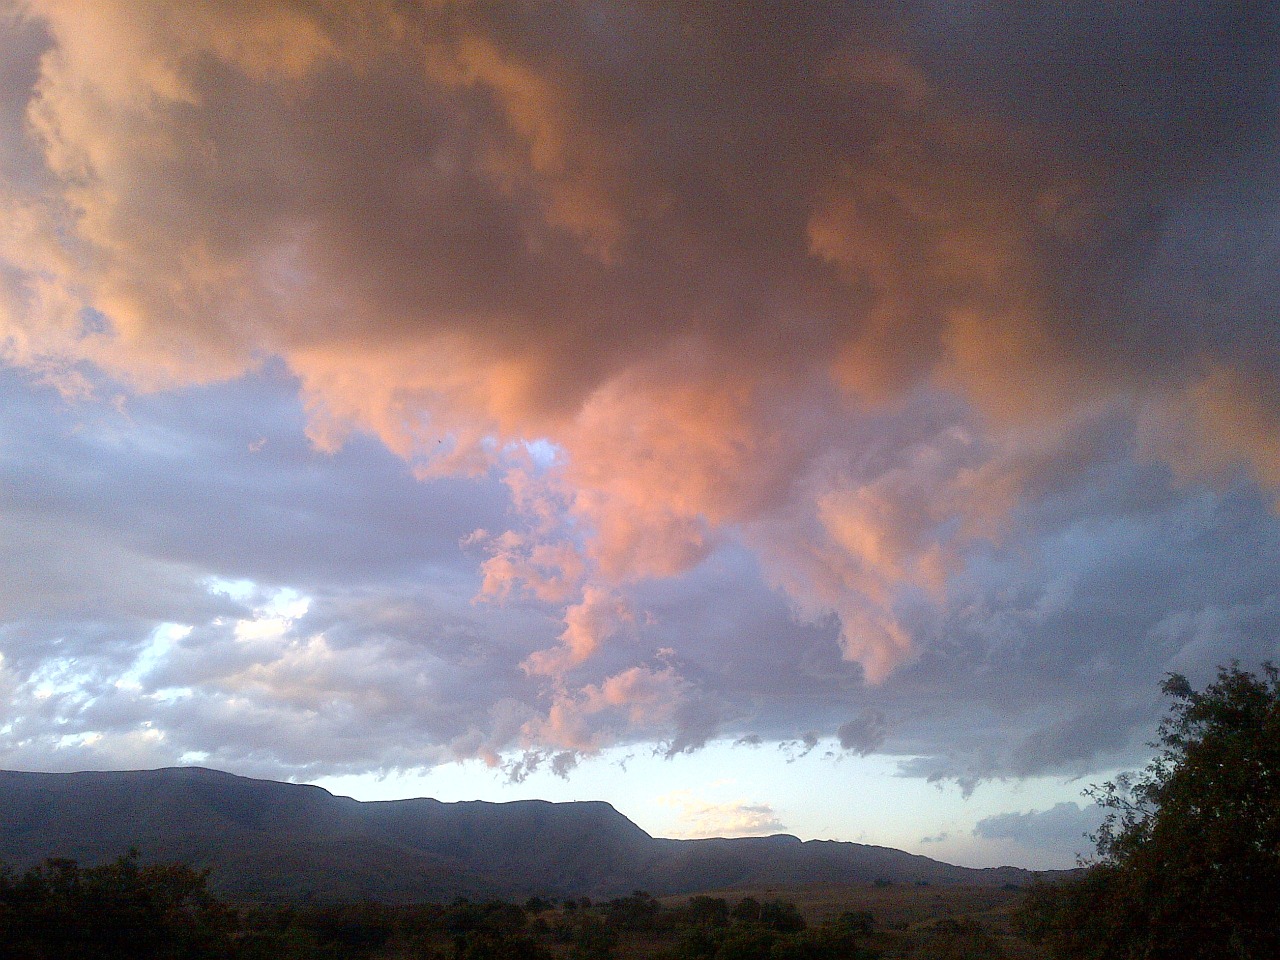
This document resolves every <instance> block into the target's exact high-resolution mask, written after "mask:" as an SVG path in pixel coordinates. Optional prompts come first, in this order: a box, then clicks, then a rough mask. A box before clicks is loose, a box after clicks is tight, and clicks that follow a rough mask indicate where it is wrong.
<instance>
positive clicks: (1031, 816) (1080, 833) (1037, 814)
mask: <svg viewBox="0 0 1280 960" xmlns="http://www.w3.org/2000/svg"><path fill="white" fill-rule="evenodd" d="M1103 816H1104V812H1103V810H1102V808H1101V807H1098V806H1097V805H1096V804H1086V805H1085V806H1083V807H1082V806H1081V805H1080V804H1078V803H1059V804H1055V805H1054V806H1052V807H1050V808H1049V809H1048V810H1029V811H1027V812H1025V813H1000V814H996V815H995V816H991V817H986V818H984V819H982V820H979V821H978V823H977V824H976V825H975V826H974V828H973V835H974V836H975V837H981V838H983V839H986V840H1012V841H1014V842H1015V843H1019V844H1022V845H1023V846H1026V847H1028V848H1031V849H1038V850H1056V851H1059V852H1061V853H1062V854H1064V855H1075V856H1084V855H1087V854H1088V853H1090V852H1091V851H1092V849H1093V844H1092V842H1091V841H1090V840H1089V839H1088V838H1089V836H1091V835H1092V834H1093V833H1094V831H1096V830H1097V829H1098V827H1099V826H1101V824H1102V820H1103Z"/></svg>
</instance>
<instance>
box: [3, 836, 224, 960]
mask: <svg viewBox="0 0 1280 960" xmlns="http://www.w3.org/2000/svg"><path fill="white" fill-rule="evenodd" d="M205 880H206V878H205V875H204V874H202V873H197V872H196V871H194V870H192V869H191V868H189V867H185V866H181V865H173V864H166V865H158V866H145V867H144V866H140V865H139V864H138V857H137V854H136V853H133V852H131V853H130V854H128V855H126V856H124V857H121V858H120V859H119V860H117V861H116V862H115V863H112V864H108V865H106V866H100V867H90V868H87V869H81V868H80V867H79V866H78V865H77V864H76V863H75V862H74V861H71V860H50V861H48V863H47V864H46V865H44V866H42V867H36V868H33V869H31V870H28V871H27V872H26V873H24V874H22V875H21V876H19V877H16V878H15V877H10V876H8V875H5V876H0V944H2V945H3V950H4V955H5V957H8V958H12V960H79V958H84V960H90V958H92V960H114V958H121V960H124V958H130V960H134V958H138V960H146V958H157V960H159V958H164V960H203V958H211V960H212V958H222V957H225V956H228V954H229V953H230V949H231V932H232V930H233V928H234V926H235V921H234V917H233V916H232V914H231V913H230V912H229V911H228V910H227V909H226V908H225V907H224V906H223V905H222V904H220V903H219V902H218V901H217V900H216V899H215V898H214V897H212V896H211V895H210V894H209V892H208V890H207V889H206V886H205Z"/></svg>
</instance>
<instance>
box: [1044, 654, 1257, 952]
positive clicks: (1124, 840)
mask: <svg viewBox="0 0 1280 960" xmlns="http://www.w3.org/2000/svg"><path fill="white" fill-rule="evenodd" d="M1163 690H1164V693H1165V694H1166V695H1167V696H1169V697H1171V698H1172V699H1173V706H1172V708H1171V710H1170V713H1169V716H1168V718H1167V719H1166V720H1165V721H1164V723H1163V724H1161V727H1160V736H1159V740H1158V742H1157V744H1155V745H1156V746H1157V747H1158V748H1159V753H1158V754H1157V756H1156V757H1155V759H1154V760H1152V761H1151V763H1150V764H1148V766H1147V767H1146V769H1145V770H1143V771H1142V772H1141V773H1139V774H1136V775H1126V776H1122V777H1120V778H1118V779H1117V780H1116V781H1115V782H1114V783H1109V784H1106V785H1105V786H1103V787H1101V788H1098V789H1096V790H1094V791H1093V792H1092V793H1093V796H1094V797H1095V799H1097V801H1098V802H1099V803H1100V804H1101V805H1102V806H1104V807H1106V808H1107V809H1108V811H1109V815H1108V817H1107V820H1106V822H1105V823H1104V824H1103V826H1102V828H1101V829H1100V830H1099V831H1098V834H1097V836H1096V837H1095V839H1096V841H1097V846H1098V862H1097V864H1096V865H1095V866H1094V867H1093V868H1092V869H1091V870H1090V871H1089V872H1088V873H1087V874H1086V875H1085V876H1084V877H1083V878H1081V879H1080V880H1077V881H1072V882H1069V883H1063V884H1055V885H1053V886H1045V887H1041V888H1038V889H1036V890H1033V891H1032V892H1031V894H1030V895H1029V897H1028V900H1027V903H1026V905H1025V907H1024V909H1023V911H1022V913H1021V924H1022V928H1023V929H1024V930H1025V931H1026V932H1027V933H1028V934H1029V935H1031V936H1033V937H1036V938H1039V939H1040V940H1042V941H1044V942H1045V943H1047V944H1048V945H1049V946H1050V947H1051V949H1052V950H1053V952H1054V953H1055V954H1056V956H1058V957H1061V958H1064V960H1076V958H1080V960H1084V958H1088V960H1113V958H1115V960H1121V958H1123V960H1163V958H1171V960H1172V958H1175V957H1176V958H1179V960H1220V958H1233V960H1274V958H1275V957H1280V907H1277V905H1276V898H1275V891H1276V890H1277V889H1280V671H1278V670H1277V669H1276V667H1275V666H1274V665H1272V664H1266V665H1264V666H1263V668H1262V670H1261V672H1260V674H1254V673H1250V672H1247V671H1244V670H1242V669H1240V667H1239V665H1238V664H1233V665H1232V666H1230V667H1224V668H1221V669H1220V670H1219V671H1218V678H1217V680H1216V681H1215V682H1214V683H1212V684H1210V685H1209V686H1208V687H1207V688H1206V689H1205V690H1204V691H1202V692H1197V691H1195V690H1193V689H1192V688H1191V686H1190V684H1189V683H1188V682H1187V680H1186V679H1185V678H1184V677H1181V676H1177V675H1171V676H1170V677H1169V678H1168V679H1167V680H1166V681H1165V683H1164V685H1163Z"/></svg>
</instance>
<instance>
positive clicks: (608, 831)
mask: <svg viewBox="0 0 1280 960" xmlns="http://www.w3.org/2000/svg"><path fill="white" fill-rule="evenodd" d="M130 847H136V848H137V849H138V850H139V851H140V853H141V854H142V856H143V858H144V859H146V860H149V861H155V860H181V861H183V862H186V863H189V864H192V865H193V866H197V867H200V868H205V867H207V868H209V870H210V875H211V881H212V885H213V887H214V889H215V890H217V891H218V892H219V893H221V894H222V895H224V896H227V897H230V898H233V899H246V900H266V901H302V900H309V899H316V900H322V901H335V900H379V901H387V902H407V901H415V900H442V899H451V898H453V897H456V896H467V897H471V898H482V897H504V898H523V897H526V896H529V895H532V894H540V895H543V896H561V897H563V896H592V897H610V896H618V895H621V894H625V893H630V892H631V891H632V890H647V891H649V892H650V893H653V894H671V893H691V892H695V891H700V890H711V889H717V888H722V887H730V886H737V885H748V884H749V885H753V886H759V885H767V884H794V883H811V882H859V881H864V882H865V881H871V880H877V879H884V880H890V881H894V882H898V883H913V882H921V881H926V882H929V883H940V884H949V883H970V884H983V885H1002V884H1006V883H1014V884H1024V883H1028V882H1029V881H1031V880H1032V879H1033V878H1034V877H1035V876H1036V874H1034V873H1032V872H1030V871H1027V870H1021V869H1018V868H1016V867H998V868H992V869H986V870H973V869H969V868H966V867H956V866H952V865H950V864H946V863H941V862H939V861H937V860H930V859H929V858H928V857H920V856H914V855H912V854H908V853H904V852H903V851H901V850H892V849H889V848H887V847H873V846H865V845H863V844H858V843H838V842H835V841H823V840H810V841H806V842H801V841H800V840H798V839H796V838H795V837H791V836H773V837H752V838H742V839H717V840H664V839H659V838H655V837H651V836H649V834H647V833H645V832H644V831H643V830H641V829H640V828H639V827H637V826H636V825H635V824H634V823H632V822H631V821H630V820H628V819H627V818H626V817H624V816H623V815H622V814H620V813H619V812H618V811H617V810H615V809H614V808H613V807H612V806H610V805H609V804H607V803H600V802H583V803H549V802H547V801H545V800H521V801H516V802H514V803H484V802H481V801H472V802H465V803H441V802H440V801H438V800H428V799H421V800H396V801H387V802H371V803H361V802H359V801H356V800H352V799H350V798H348V797H335V796H333V795H332V794H331V793H329V792H328V791H326V790H322V789H321V788H319V787H311V786H303V785H300V784H291V783H276V782H273V781H270V780H251V779H248V778H245V777H237V776H233V775H231V774H228V773H221V772H219V771H216V770H205V769H202V768H200V767H173V768H168V769H164V770H139V771H127V772H110V773H16V772H7V771H0V862H3V863H6V864H8V865H9V866H10V867H13V868H16V869H24V868H26V867H28V866H30V865H33V864H36V863H39V862H41V861H43V860H45V859H46V858H49V857H70V858H73V859H76V860H79V861H80V862H81V863H82V864H86V865H88V864H95V863H101V862H103V861H107V860H112V859H114V858H115V857H117V856H119V855H120V854H122V853H124V852H125V851H127V850H128V849H129V848H130Z"/></svg>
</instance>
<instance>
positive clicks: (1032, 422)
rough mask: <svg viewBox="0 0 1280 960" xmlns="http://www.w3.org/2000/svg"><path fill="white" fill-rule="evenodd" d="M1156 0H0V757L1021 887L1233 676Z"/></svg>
mask: <svg viewBox="0 0 1280 960" xmlns="http://www.w3.org/2000/svg"><path fill="white" fill-rule="evenodd" d="M1193 6H1195V5H1185V4H1173V3H1169V4H1161V3H1156V4H1141V5H1139V4H1124V3H1121V4H1114V5H1100V4H1084V3H1081V4H1067V5H1055V6H1054V10H1055V12H1054V13H1053V14H1052V16H1050V15H1047V14H1045V13H1044V11H1041V14H1042V15H1038V16H1037V15H1035V14H1034V11H1032V12H1027V10H1023V9H1022V8H1021V7H1020V8H1019V10H1018V11H1016V12H1015V11H1014V10H1012V9H1011V8H1009V7H1008V5H1005V4H984V3H977V4H967V5H947V4H937V3H929V2H924V0H921V2H919V3H912V4H908V5H906V6H905V7H903V6H901V5H879V6H877V5H863V4H856V3H842V2H841V3H837V2H830V3H828V2H817V3H806V4H786V5H769V4H760V5H755V6H752V5H746V6H743V5H736V4H722V3H702V2H680V3H665V2H657V0H652V2H651V0H637V2H634V3H617V2H599V3H597V2H593V0H583V2H578V3H570V4H559V5H551V6H543V5H537V4H527V3H514V2H512V3H504V2H498V3H485V4H480V3H471V2H457V3H446V2H435V0H431V2H416V3H400V2H394V0H361V2H354V0H353V2H340V0H312V2H301V0H296V2H295V0H261V2H255V3H237V2H233V0H199V2H194V3H193V2H185V3H177V2H168V0H164V2H157V0H146V2H144V0H93V2H74V0H0V43H2V44H3V57H2V58H0V60H2V61H3V66H0V97H2V99H0V102H2V103H3V112H2V113H0V124H2V125H3V127H2V133H0V223H2V224H3V229H0V538H2V539H0V542H2V543H3V544H4V547H3V549H2V550H0V693H3V695H4V698H3V701H0V702H2V703H3V704H4V707H3V712H0V767H3V768H11V769H33V770H34V769H45V770H55V769H56V770H68V769H90V768H92V769H98V768H136V767H151V766H162V765H172V764H179V763H199V764H201V765H206V766H211V767H217V768H219V769H224V770H229V771H232V772H236V773H244V774H248V775H253V776H263V777H271V778H277V779H285V778H292V779H297V780H302V781H308V782H311V781H320V782H323V783H326V784H329V785H331V786H332V787H333V789H335V790H342V789H346V790H350V791H352V792H353V793H355V794H357V795H360V796H381V795H384V794H383V793H380V792H379V791H383V790H387V789H390V787H388V785H398V786H396V788H395V789H396V790H399V791H402V792H400V793H399V794H398V795H409V792H431V791H436V792H437V793H439V794H440V795H442V796H443V795H444V794H445V793H447V792H449V791H454V792H456V793H458V794H459V795H456V796H448V797H447V798H448V799H461V798H462V796H461V793H462V792H465V791H470V792H471V795H473V796H478V795H480V794H481V793H483V794H484V795H485V797H486V798H488V799H502V798H504V797H516V796H531V795H538V796H545V797H551V798H554V799H568V798H603V799H608V800H610V801H612V802H613V803H614V804H615V805H616V806H618V807H619V809H621V810H622V811H623V812H624V813H627V814H628V815H630V816H632V817H633V818H634V819H636V820H637V822H639V823H640V824H641V826H644V827H646V829H650V830H652V831H654V832H665V833H668V834H670V835H677V834H678V835H702V834H706V833H716V832H730V833H735V832H736V833H765V832H768V833H772V832H783V831H790V832H796V833H799V834H801V835H803V836H819V835H822V836H830V837H833V838H838V839H850V840H853V839H859V840H863V841H865V842H875V843H885V844H891V845H894V846H900V847H902V848H904V849H910V850H912V851H913V852H923V853H926V854H928V855H931V856H942V857H945V858H949V859H951V860H953V861H955V862H965V863H973V864H985V863H995V862H1009V861H1016V862H1019V863H1022V864H1024V865H1033V866H1048V865H1053V866H1061V865H1067V864H1069V863H1070V862H1071V861H1072V857H1073V854H1074V852H1075V850H1080V849H1084V848H1085V846H1087V844H1085V843H1084V842H1083V841H1081V842H1080V843H1078V844H1077V845H1076V846H1075V847H1072V846H1071V843H1070V842H1069V841H1067V840H1064V839H1063V837H1064V836H1065V835H1067V834H1071V833H1072V832H1074V833H1075V834H1076V836H1077V837H1078V836H1079V835H1080V834H1082V833H1083V832H1085V831H1086V830H1088V829H1091V827H1092V825H1093V823H1094V822H1095V819H1096V817H1095V814H1094V812H1093V811H1091V810H1090V809H1087V808H1085V801H1083V800H1081V799H1080V791H1081V789H1082V788H1083V787H1084V786H1085V785H1087V784H1088V783H1089V782H1093V781H1097V780H1100V779H1102V778H1105V777H1106V776H1108V775H1110V774H1112V773H1113V772H1114V771H1115V770H1117V769H1122V768H1124V767H1126V766H1133V765H1136V764H1140V763H1142V762H1143V761H1144V760H1145V758H1146V756H1147V754H1148V752H1149V751H1148V749H1147V747H1146V746H1145V743H1146V742H1147V741H1148V740H1150V738H1151V735H1152V732H1153V730H1154V724H1155V722H1156V720H1157V718H1158V717H1159V715H1160V704H1159V695H1158V684H1159V681H1160V678H1161V677H1162V676H1164V674H1165V673H1166V672H1168V671H1171V670H1176V671H1180V672H1183V673H1186V674H1188V675H1189V676H1190V677H1191V678H1192V679H1193V680H1194V681H1197V682H1199V681H1202V680H1203V679H1204V678H1206V677H1209V676H1211V675H1212V671H1213V669H1214V667H1215V666H1216V665H1217V664H1219V663H1225V662H1228V661H1230V660H1232V659H1239V660H1240V661H1242V662H1244V663H1245V664H1253V663H1257V662H1259V661H1261V660H1263V659H1266V658H1268V657H1271V658H1274V657H1277V656H1278V655H1280V629H1278V628H1280V519H1278V514H1277V503H1278V502H1280V323H1278V322H1277V315H1276V314H1277V305H1278V304H1280V272H1277V270H1276V264H1277V262H1280V189H1278V188H1277V183H1280V181H1277V179H1276V177H1275V171H1276V169H1277V163H1278V162H1280V149H1278V146H1277V145H1278V143H1280V110H1277V106H1278V104H1277V97H1280V82H1278V81H1280V68H1278V67H1277V65H1278V64H1280V47H1278V46H1277V40H1276V39H1275V38H1277V37H1280V24H1276V23H1275V22H1274V21H1275V19H1276V14H1275V13H1274V12H1266V11H1264V12H1260V13H1257V14H1256V15H1254V17H1255V18H1256V21H1257V22H1254V21H1253V20H1251V19H1250V18H1249V17H1245V16H1240V15H1238V14H1234V13H1233V14H1232V15H1231V16H1227V14H1226V12H1225V10H1224V12H1223V15H1222V16H1221V17H1218V16H1217V15H1216V14H1215V13H1214V12H1213V11H1214V10H1215V9H1216V8H1213V7H1208V8H1206V11H1204V12H1201V13H1197V12H1193V11H1192V9H1191V8H1192V7H1193ZM1260 6H1262V7H1265V6H1266V5H1260ZM1033 7H1034V5H1033ZM890 9H892V10H893V11H894V12H893V13H890V12H888V11H889V10H890ZM1028 9H1030V8H1028ZM379 784H381V785H382V786H379ZM831 785H837V786H838V788H839V789H840V790H843V791H847V793H848V794H849V795H848V797H847V803H845V804H844V805H843V807H842V809H843V813H840V814H837V813H835V812H832V805H831V803H830V798H829V797H824V799H823V800H822V801H821V802H819V801H818V800H816V799H814V797H815V796H816V795H817V794H819V793H823V794H825V793H827V788H828V787H829V786H831ZM535 788H536V789H535ZM886 798H894V799H893V800H892V802H890V801H889V800H888V799H886ZM1076 801H1079V803H1080V805H1081V806H1080V807H1076V806H1075V803H1076ZM1064 804H1069V805H1070V806H1063V805H1064ZM892 811H897V812H898V813H899V814H900V822H899V823H897V824H896V825H891V820H892V817H890V816H888V813H889V812H892ZM646 818H647V819H646ZM1001 818H1004V819H1001ZM1019 818H1022V819H1019ZM948 824H949V826H948ZM984 824H985V825H986V826H985V827H984V826H983V825H984ZM1037 830H1039V831H1040V832H1037ZM944 835H945V836H944ZM939 838H942V839H939Z"/></svg>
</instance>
